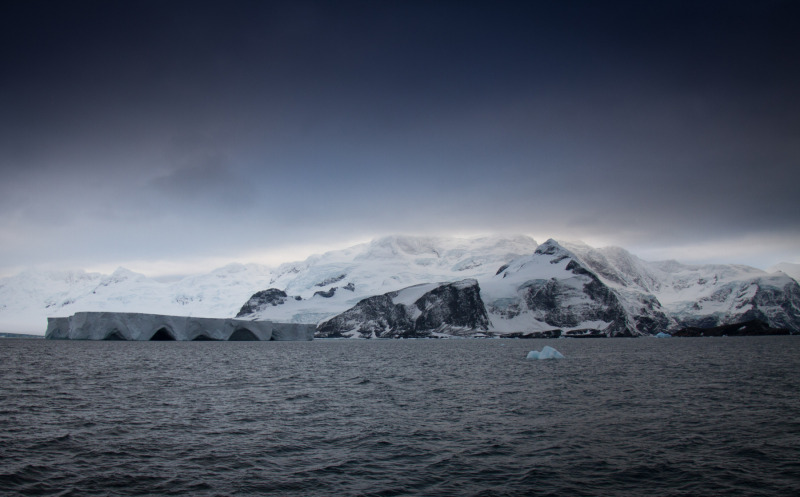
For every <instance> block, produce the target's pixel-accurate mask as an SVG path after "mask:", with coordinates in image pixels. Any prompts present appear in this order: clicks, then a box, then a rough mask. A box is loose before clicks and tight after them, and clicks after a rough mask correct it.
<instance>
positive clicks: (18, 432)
mask: <svg viewBox="0 0 800 497" xmlns="http://www.w3.org/2000/svg"><path fill="white" fill-rule="evenodd" d="M544 345H550V346H553V347H555V348H556V349H557V350H558V351H560V352H561V353H562V354H563V355H564V356H565V358H564V359H562V360H558V361H530V360H526V355H527V352H528V351H529V350H533V349H540V348H541V347H542V346H544ZM0 495H11V496H13V495H25V496H28V495H57V496H71V495H75V496H85V495H120V496H123V495H192V496H195V495H197V496H211V495H220V496H224V495H276V496H277V495H280V496H286V495H297V496H300V495H303V496H305V495H320V496H322V495H363V496H373V495H374V496H390V495H443V496H444V495H453V496H456V495H457V496H463V495H476V496H477V495H480V496H492V495H558V496H567V495H569V496H581V495H614V496H641V495H650V496H660V495H664V496H679V495H686V496H689V495H693V496H696V495H765V496H778V495H781V496H783V495H785V496H796V495H800V337H796V336H790V337H743V338H684V339H669V340H658V339H652V338H651V339H648V338H638V339H594V340H590V339H584V340H578V339H562V340H496V339H495V340H316V341H313V342H237V343H226V342H78V341H46V340H2V341H0Z"/></svg>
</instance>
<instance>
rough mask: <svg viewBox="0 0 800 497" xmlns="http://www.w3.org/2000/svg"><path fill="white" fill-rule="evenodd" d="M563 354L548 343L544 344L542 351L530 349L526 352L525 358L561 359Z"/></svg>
mask: <svg viewBox="0 0 800 497" xmlns="http://www.w3.org/2000/svg"><path fill="white" fill-rule="evenodd" d="M563 358H564V356H563V354H561V352H559V351H557V350H556V349H554V348H553V347H551V346H549V345H545V346H544V348H542V351H541V352H539V351H538V350H531V351H530V352H528V357H526V359H563Z"/></svg>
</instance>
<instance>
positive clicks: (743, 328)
mask: <svg viewBox="0 0 800 497" xmlns="http://www.w3.org/2000/svg"><path fill="white" fill-rule="evenodd" d="M790 334H791V331H790V330H789V329H787V328H773V327H771V326H769V325H768V324H767V323H765V322H764V321H761V320H758V319H753V320H750V321H745V322H742V323H734V324H726V325H722V326H714V327H711V328H699V327H695V326H691V327H688V328H682V329H680V330H677V331H673V332H672V336H674V337H721V336H729V337H734V336H760V335H790Z"/></svg>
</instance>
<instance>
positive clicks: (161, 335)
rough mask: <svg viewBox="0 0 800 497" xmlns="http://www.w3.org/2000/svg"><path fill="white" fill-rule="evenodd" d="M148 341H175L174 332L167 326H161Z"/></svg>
mask: <svg viewBox="0 0 800 497" xmlns="http://www.w3.org/2000/svg"><path fill="white" fill-rule="evenodd" d="M150 341H151V342H154V341H155V342H166V341H175V333H173V332H172V331H171V330H169V329H168V328H167V326H161V327H160V328H158V329H157V330H156V331H155V333H153V335H152V336H151V337H150Z"/></svg>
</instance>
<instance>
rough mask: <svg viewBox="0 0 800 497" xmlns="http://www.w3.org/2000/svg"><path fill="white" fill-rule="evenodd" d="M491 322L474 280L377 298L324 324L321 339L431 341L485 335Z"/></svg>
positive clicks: (404, 291) (417, 286) (321, 327)
mask: <svg viewBox="0 0 800 497" xmlns="http://www.w3.org/2000/svg"><path fill="white" fill-rule="evenodd" d="M488 327H489V319H488V316H487V314H486V309H485V307H484V305H483V301H482V300H481V296H480V287H479V286H478V282H477V281H476V280H473V279H467V280H462V281H458V282H455V283H441V284H433V285H416V286H413V287H409V288H406V289H403V290H400V291H397V292H389V293H386V294H384V295H376V296H374V297H369V298H366V299H364V300H362V301H360V302H359V303H358V304H356V305H355V306H354V307H352V308H351V309H349V310H347V311H345V312H343V313H342V314H339V315H338V316H335V317H333V318H331V319H329V320H327V321H324V322H322V323H320V325H319V326H318V327H317V335H318V336H321V337H342V336H351V337H352V336H359V337H365V338H368V337H376V338H389V337H427V336H431V335H433V334H434V333H436V332H448V333H450V334H460V333H470V332H475V331H485V330H487V329H488Z"/></svg>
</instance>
